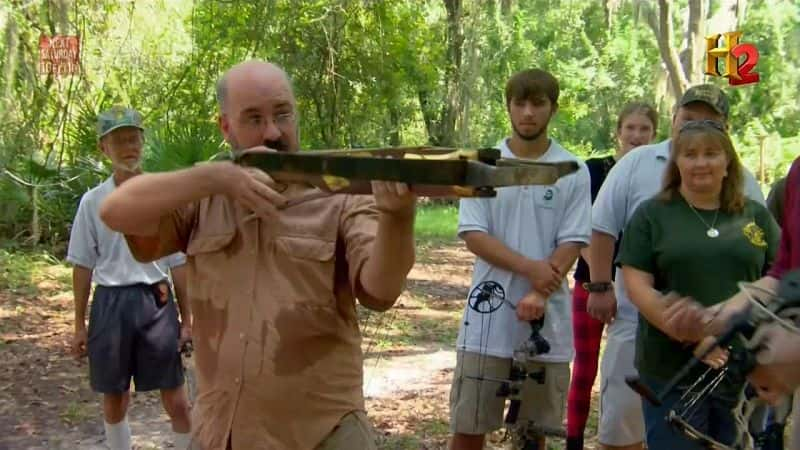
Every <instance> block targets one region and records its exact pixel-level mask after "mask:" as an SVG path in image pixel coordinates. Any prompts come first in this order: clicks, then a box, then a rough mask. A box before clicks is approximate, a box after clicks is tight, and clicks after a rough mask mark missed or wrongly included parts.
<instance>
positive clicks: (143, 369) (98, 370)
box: [87, 284, 183, 394]
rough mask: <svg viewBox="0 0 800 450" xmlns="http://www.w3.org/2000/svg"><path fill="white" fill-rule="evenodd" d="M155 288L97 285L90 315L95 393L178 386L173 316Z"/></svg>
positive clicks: (168, 303) (179, 373) (172, 306)
mask: <svg viewBox="0 0 800 450" xmlns="http://www.w3.org/2000/svg"><path fill="white" fill-rule="evenodd" d="M167 291H168V297H167V298H166V301H165V302H162V301H161V298H160V295H159V291H158V285H147V284H136V285H131V286H119V287H116V286H115V287H107V286H97V288H96V289H95V291H94V297H93V299H92V306H91V310H90V313H89V330H88V334H89V339H88V344H87V349H88V353H89V379H90V383H91V386H92V389H93V390H94V391H95V392H101V393H104V394H118V393H123V392H127V391H128V390H129V389H130V382H131V377H133V382H134V384H135V387H136V390H137V391H152V390H157V389H174V388H177V387H179V386H181V385H182V384H183V365H182V364H181V356H180V353H178V340H179V339H180V329H179V328H180V327H179V324H178V312H177V308H176V307H175V301H174V300H173V297H172V293H171V291H170V290H169V289H167Z"/></svg>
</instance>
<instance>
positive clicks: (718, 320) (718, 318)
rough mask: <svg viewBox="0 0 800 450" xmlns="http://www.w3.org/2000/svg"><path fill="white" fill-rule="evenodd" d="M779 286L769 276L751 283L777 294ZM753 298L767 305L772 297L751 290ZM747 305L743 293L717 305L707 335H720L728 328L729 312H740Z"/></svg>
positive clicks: (740, 292)
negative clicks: (716, 311) (724, 311)
mask: <svg viewBox="0 0 800 450" xmlns="http://www.w3.org/2000/svg"><path fill="white" fill-rule="evenodd" d="M779 285H780V280H778V279H777V278H773V277H771V276H769V275H767V276H764V277H762V278H760V279H759V280H757V281H755V282H754V283H753V286H754V287H756V288H760V289H762V290H765V291H768V292H772V293H777V291H778V286H779ZM748 292H749V294H750V295H752V296H753V298H756V299H759V300H761V301H762V302H764V303H769V302H770V301H771V300H772V299H773V296H771V295H770V296H768V295H764V294H765V293H763V292H762V291H761V290H754V289H751V290H750V291H748ZM747 303H748V294H747V293H745V292H744V291H739V292H738V293H737V294H736V295H734V296H733V297H731V298H729V299H728V300H726V301H725V302H723V303H721V304H719V305H718V308H719V310H718V311H719V312H718V313H716V314H715V315H714V318H713V319H712V320H711V322H710V323H708V325H707V326H706V329H707V330H708V333H709V334H714V335H716V334H720V333H722V332H723V330H725V329H726V328H727V326H728V324H727V320H729V319H730V317H731V314H730V312H731V311H742V310H744V308H745V307H746V306H747ZM722 309H724V310H726V313H724V314H723V313H721V310H722Z"/></svg>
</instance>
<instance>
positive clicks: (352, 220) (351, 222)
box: [340, 195, 378, 292]
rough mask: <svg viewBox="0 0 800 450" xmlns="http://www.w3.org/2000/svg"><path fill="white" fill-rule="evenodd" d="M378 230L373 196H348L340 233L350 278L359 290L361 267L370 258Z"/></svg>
mask: <svg viewBox="0 0 800 450" xmlns="http://www.w3.org/2000/svg"><path fill="white" fill-rule="evenodd" d="M377 232H378V209H377V208H376V207H375V201H374V200H373V198H372V197H371V196H366V195H354V196H348V198H347V199H346V200H345V202H344V210H343V211H342V218H341V226H340V234H341V237H342V240H343V241H344V245H345V257H346V258H347V266H348V279H349V280H350V287H351V288H352V290H353V292H357V290H356V288H357V287H358V286H359V277H360V276H361V269H362V268H363V267H364V264H366V262H367V260H368V259H369V256H370V253H371V251H372V244H373V242H374V241H375V235H376V233H377Z"/></svg>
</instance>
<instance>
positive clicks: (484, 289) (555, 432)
mask: <svg viewBox="0 0 800 450" xmlns="http://www.w3.org/2000/svg"><path fill="white" fill-rule="evenodd" d="M503 305H506V306H508V307H509V308H511V309H512V310H516V306H515V305H514V304H513V303H511V302H510V301H509V300H508V299H506V298H505V291H504V290H503V287H502V286H501V285H500V284H499V283H496V282H494V281H485V282H482V283H480V284H478V286H475V288H474V289H473V290H472V292H470V296H469V299H468V307H469V308H470V310H471V311H475V312H477V313H479V314H491V313H493V312H494V311H496V310H497V309H499V308H500V307H502V306H503ZM528 323H529V325H530V329H531V334H530V336H529V337H528V339H527V340H525V341H523V342H522V343H521V344H520V345H519V346H518V347H517V348H515V349H514V351H513V353H512V357H511V367H510V369H509V375H508V378H494V377H487V376H474V375H466V378H470V379H474V380H478V381H488V382H493V383H498V388H497V393H496V395H497V396H498V397H503V398H508V400H509V405H508V411H507V412H506V416H505V419H504V423H505V425H506V432H507V436H506V437H508V438H511V439H512V440H513V442H514V447H515V448H518V449H520V450H539V444H538V438H539V437H540V436H554V437H562V438H565V437H566V433H565V432H564V431H563V430H561V429H555V428H551V427H547V426H544V425H542V424H537V423H534V422H533V421H530V420H528V421H525V422H524V423H520V422H519V421H518V417H519V411H520V407H521V406H522V388H523V385H524V384H525V382H526V381H527V380H529V379H530V380H532V381H535V382H536V383H539V384H544V383H545V380H546V377H547V373H546V370H545V369H544V368H542V369H540V370H528V362H529V361H531V360H533V358H535V357H536V356H538V355H543V354H546V353H549V352H550V343H549V342H548V341H547V340H546V339H545V338H544V336H542V335H541V333H540V332H541V329H542V326H543V325H544V317H541V318H539V319H537V320H531V321H529V322H528ZM467 325H469V320H467Z"/></svg>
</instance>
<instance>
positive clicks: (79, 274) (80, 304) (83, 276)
mask: <svg viewBox="0 0 800 450" xmlns="http://www.w3.org/2000/svg"><path fill="white" fill-rule="evenodd" d="M91 290H92V270H91V269H87V268H86V267H81V266H75V267H73V268H72V295H73V298H74V299H75V329H82V328H85V327H86V305H87V304H88V303H89V292H91Z"/></svg>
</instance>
